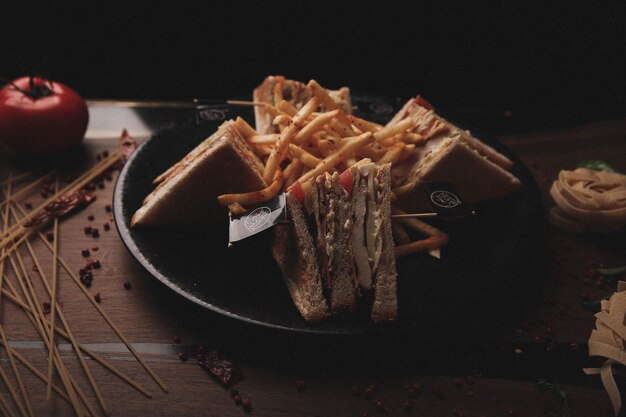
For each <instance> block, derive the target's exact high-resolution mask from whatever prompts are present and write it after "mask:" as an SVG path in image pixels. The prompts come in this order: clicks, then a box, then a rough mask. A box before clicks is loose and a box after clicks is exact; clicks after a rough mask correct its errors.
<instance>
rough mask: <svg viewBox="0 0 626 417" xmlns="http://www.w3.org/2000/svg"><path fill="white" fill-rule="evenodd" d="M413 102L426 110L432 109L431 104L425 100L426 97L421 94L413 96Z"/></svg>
mask: <svg viewBox="0 0 626 417" xmlns="http://www.w3.org/2000/svg"><path fill="white" fill-rule="evenodd" d="M415 103H417V105H419V106H421V107H423V108H425V109H426V110H432V109H433V105H432V104H430V103H429V102H428V101H426V99H425V98H424V97H422V96H417V97H415Z"/></svg>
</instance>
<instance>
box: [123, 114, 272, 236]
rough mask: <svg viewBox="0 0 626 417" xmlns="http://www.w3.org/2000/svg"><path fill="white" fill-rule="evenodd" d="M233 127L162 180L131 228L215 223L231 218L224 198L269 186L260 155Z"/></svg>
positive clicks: (220, 132) (204, 144)
mask: <svg viewBox="0 0 626 417" xmlns="http://www.w3.org/2000/svg"><path fill="white" fill-rule="evenodd" d="M232 123H233V122H232V121H228V122H225V123H223V124H222V125H221V126H220V127H219V129H218V130H217V132H215V133H214V134H213V135H211V136H210V137H209V138H207V139H206V140H204V141H203V142H202V143H200V144H199V145H198V146H197V147H196V148H194V149H193V150H192V151H191V152H189V154H188V155H187V157H185V158H183V159H182V160H181V162H179V164H177V165H175V166H174V167H173V169H170V170H168V171H166V172H167V173H168V174H167V175H165V176H164V175H161V176H159V178H160V179H161V181H160V183H159V184H158V185H157V187H156V189H155V190H154V191H153V192H152V193H150V194H149V195H148V196H147V197H146V198H145V199H144V204H143V206H142V207H141V208H139V210H137V211H136V212H135V214H134V215H133V217H132V220H131V226H133V227H139V226H155V225H176V224H210V223H214V222H215V221H217V220H218V219H220V220H223V219H225V218H226V213H227V210H226V208H224V207H221V206H219V204H218V203H217V196H218V195H220V194H225V193H242V192H249V191H255V190H260V189H262V188H264V187H265V186H266V184H265V181H264V180H263V178H262V175H261V173H260V172H259V170H258V168H257V167H256V163H255V161H254V160H253V159H254V158H256V156H255V155H254V154H253V153H252V150H251V149H250V148H249V147H248V145H247V144H246V142H245V140H244V139H243V138H241V136H240V135H239V133H238V132H237V131H236V130H235V129H234V126H232ZM235 173H236V175H234V174H235Z"/></svg>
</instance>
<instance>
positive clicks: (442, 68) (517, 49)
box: [0, 0, 626, 132]
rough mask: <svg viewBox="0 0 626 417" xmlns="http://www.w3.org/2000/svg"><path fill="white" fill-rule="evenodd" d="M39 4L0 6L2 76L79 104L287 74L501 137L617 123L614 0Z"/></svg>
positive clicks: (215, 90) (622, 19)
mask: <svg viewBox="0 0 626 417" xmlns="http://www.w3.org/2000/svg"><path fill="white" fill-rule="evenodd" d="M47 3H49V4H29V3H27V2H9V3H4V5H3V6H0V11H1V12H2V16H3V24H2V28H1V29H0V34H2V38H1V39H2V47H1V48H2V53H1V54H0V63H1V65H0V75H1V76H3V77H5V78H12V77H16V76H19V75H22V74H24V73H26V72H28V71H36V72H39V73H43V74H47V75H49V76H50V77H52V78H54V79H57V80H60V81H63V82H66V83H68V84H70V85H72V86H73V87H75V89H76V90H78V91H79V92H80V93H81V94H82V95H84V96H85V97H88V98H129V99H191V98H195V97H198V98H229V97H234V96H241V95H242V94H243V95H246V94H249V92H250V91H251V90H252V88H253V87H254V86H255V85H257V84H258V83H259V82H260V81H261V80H262V79H263V78H264V77H265V76H266V75H268V74H284V75H286V76H288V77H291V78H294V79H299V80H303V81H308V80H309V79H311V78H316V79H317V80H318V81H320V83H322V84H323V85H326V86H328V87H338V86H340V85H348V86H350V87H351V88H352V89H353V90H354V91H367V92H373V93H384V94H387V95H390V96H399V97H403V98H405V97H409V96H411V95H414V94H417V93H420V94H422V95H423V96H425V97H426V98H427V99H429V100H430V101H431V102H432V103H433V104H434V105H435V106H436V107H438V108H439V110H440V111H441V112H442V113H444V114H447V115H449V116H450V117H452V118H456V119H462V120H464V121H466V122H467V123H469V124H470V125H478V126H480V127H485V128H488V129H492V130H495V131H500V132H501V131H527V130H533V129H542V128H550V127H561V126H570V125H576V124H579V123H583V122H587V121H594V120H602V119H607V118H613V117H620V116H623V115H626V103H625V101H624V94H625V93H626V76H625V71H624V66H623V63H624V61H625V59H624V55H625V54H626V47H625V45H624V44H625V42H626V36H625V35H626V25H625V23H626V6H625V5H624V3H623V2H622V3H621V4H620V3H617V2H615V3H611V2H604V1H578V2H556V3H555V2H525V1H496V2H473V1H472V2H469V1H468V2H458V3H457V2H455V3H447V2H434V1H433V2H392V1H371V2H359V3H356V2H340V1H338V0H336V1H306V2H296V1H292V2H283V1H277V2H266V1H239V0H238V1H206V2H186V1H178V2H156V1H155V2H151V3H143V4H142V3H137V2H132V3H131V2H128V3H127V4H124V5H118V4H111V3H97V4H89V5H84V6H75V5H72V6H69V5H66V4H62V3H61V2H59V4H57V2H47ZM506 111H510V114H511V116H510V117H506V118H505V117H503V114H504V112H506Z"/></svg>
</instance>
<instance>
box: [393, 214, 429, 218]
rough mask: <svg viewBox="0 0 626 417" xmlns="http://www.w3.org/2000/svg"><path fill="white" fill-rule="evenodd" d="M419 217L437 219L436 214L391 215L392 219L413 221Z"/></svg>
mask: <svg viewBox="0 0 626 417" xmlns="http://www.w3.org/2000/svg"><path fill="white" fill-rule="evenodd" d="M420 217H437V213H407V214H392V215H391V218H392V219H414V218H420Z"/></svg>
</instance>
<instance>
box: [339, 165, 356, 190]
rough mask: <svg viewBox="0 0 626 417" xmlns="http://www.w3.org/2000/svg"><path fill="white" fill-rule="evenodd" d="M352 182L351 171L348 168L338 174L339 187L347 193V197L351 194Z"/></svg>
mask: <svg viewBox="0 0 626 417" xmlns="http://www.w3.org/2000/svg"><path fill="white" fill-rule="evenodd" d="M353 181H354V178H353V177H352V171H351V170H350V168H348V169H346V170H345V171H343V172H342V173H341V174H339V185H341V186H342V187H343V189H344V190H346V191H347V192H348V195H350V194H352V182H353Z"/></svg>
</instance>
